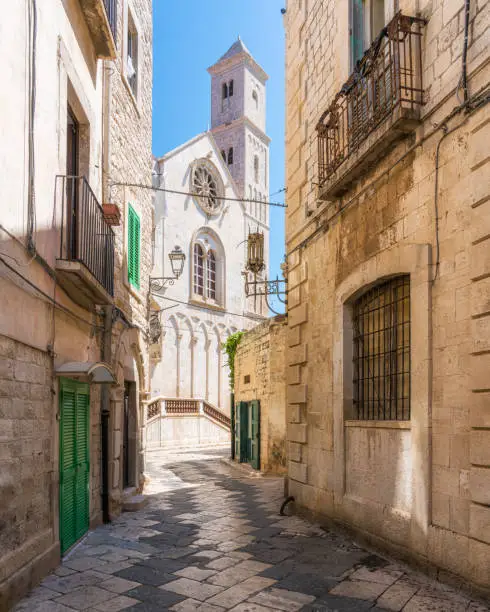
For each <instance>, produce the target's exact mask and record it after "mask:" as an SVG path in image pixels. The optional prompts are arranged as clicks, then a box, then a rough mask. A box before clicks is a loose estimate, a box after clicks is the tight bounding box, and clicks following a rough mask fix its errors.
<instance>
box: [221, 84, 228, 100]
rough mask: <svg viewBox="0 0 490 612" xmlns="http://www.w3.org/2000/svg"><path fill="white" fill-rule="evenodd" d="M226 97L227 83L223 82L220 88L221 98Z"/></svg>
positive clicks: (224, 98)
mask: <svg viewBox="0 0 490 612" xmlns="http://www.w3.org/2000/svg"><path fill="white" fill-rule="evenodd" d="M227 97H228V83H223V85H222V90H221V98H222V99H223V100H226V98H227Z"/></svg>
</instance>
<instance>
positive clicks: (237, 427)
mask: <svg viewBox="0 0 490 612" xmlns="http://www.w3.org/2000/svg"><path fill="white" fill-rule="evenodd" d="M234 426H235V429H234V436H233V441H234V443H235V449H234V455H235V456H234V458H235V459H238V460H240V402H237V403H236V404H235V422H234Z"/></svg>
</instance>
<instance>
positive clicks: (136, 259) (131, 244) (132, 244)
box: [128, 204, 141, 289]
mask: <svg viewBox="0 0 490 612" xmlns="http://www.w3.org/2000/svg"><path fill="white" fill-rule="evenodd" d="M140 250H141V231H140V218H139V215H138V213H137V212H136V211H135V210H134V208H133V207H132V206H131V204H130V205H129V209H128V281H129V283H130V284H131V285H133V287H136V289H139V288H140Z"/></svg>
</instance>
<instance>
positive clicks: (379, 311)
mask: <svg viewBox="0 0 490 612" xmlns="http://www.w3.org/2000/svg"><path fill="white" fill-rule="evenodd" d="M353 310H354V312H353V325H354V418H356V419H360V420H382V421H388V420H389V421H407V420H409V419H410V277H409V276H400V277H396V278H394V279H391V280H389V281H387V282H384V283H382V284H379V285H377V286H376V287H374V288H373V289H370V290H369V291H368V292H366V293H365V294H364V295H362V296H361V297H360V298H359V299H358V300H356V302H355V303H354V309H353Z"/></svg>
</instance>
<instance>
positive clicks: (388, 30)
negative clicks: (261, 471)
mask: <svg viewBox="0 0 490 612" xmlns="http://www.w3.org/2000/svg"><path fill="white" fill-rule="evenodd" d="M284 20H285V21H284V23H285V28H286V39H287V40H286V45H287V49H286V75H287V82H286V89H287V94H286V97H287V121H286V126H287V134H286V159H287V164H286V174H287V203H288V209H287V221H286V242H287V248H286V251H287V262H288V280H289V295H288V299H289V304H288V332H287V366H288V375H287V382H288V387H287V397H288V409H287V420H288V441H289V448H288V454H289V457H288V459H289V465H288V472H289V493H290V494H291V495H294V497H295V499H296V503H297V504H298V505H299V506H300V507H302V508H304V509H307V510H308V511H309V512H311V513H313V514H316V515H318V516H327V517H330V518H334V519H336V520H338V521H340V522H342V523H344V524H346V525H349V526H350V527H351V528H354V529H355V530H357V532H358V533H360V534H362V535H363V536H364V537H366V538H368V539H370V540H371V541H373V542H375V543H377V544H378V545H381V546H386V547H387V548H389V549H391V550H395V551H397V552H398V554H400V555H403V556H406V557H409V558H412V559H416V560H417V561H418V562H419V563H421V564H422V565H425V566H431V567H435V568H437V569H438V571H439V572H440V573H441V575H448V574H456V575H459V576H462V577H463V578H464V580H465V581H467V582H468V583H471V584H472V585H474V586H476V587H478V588H479V589H481V590H487V591H488V590H489V587H490V450H489V449H490V431H489V429H490V388H489V383H488V380H489V377H488V372H489V367H490V352H489V351H490V318H489V316H490V280H489V278H490V259H489V253H490V243H489V236H490V225H489V223H490V216H489V211H490V208H489V207H490V184H489V183H490V180H489V177H490V166H489V161H490V155H489V145H488V143H489V140H490V106H489V105H488V101H489V77H490V68H489V64H488V60H489V56H490V46H489V22H490V21H489V20H490V2H488V1H487V0H470V1H467V2H465V1H464V0H460V1H457V0H440V1H438V2H432V1H428V0H418V1H415V0H398V1H394V0H380V1H374V0H371V1H367V2H360V1H358V0H352V1H350V2H344V1H338V0H337V1H336V0H323V1H322V2H315V3H314V2H308V1H307V0H289V1H288V3H287V12H286V14H285V18H284Z"/></svg>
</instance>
